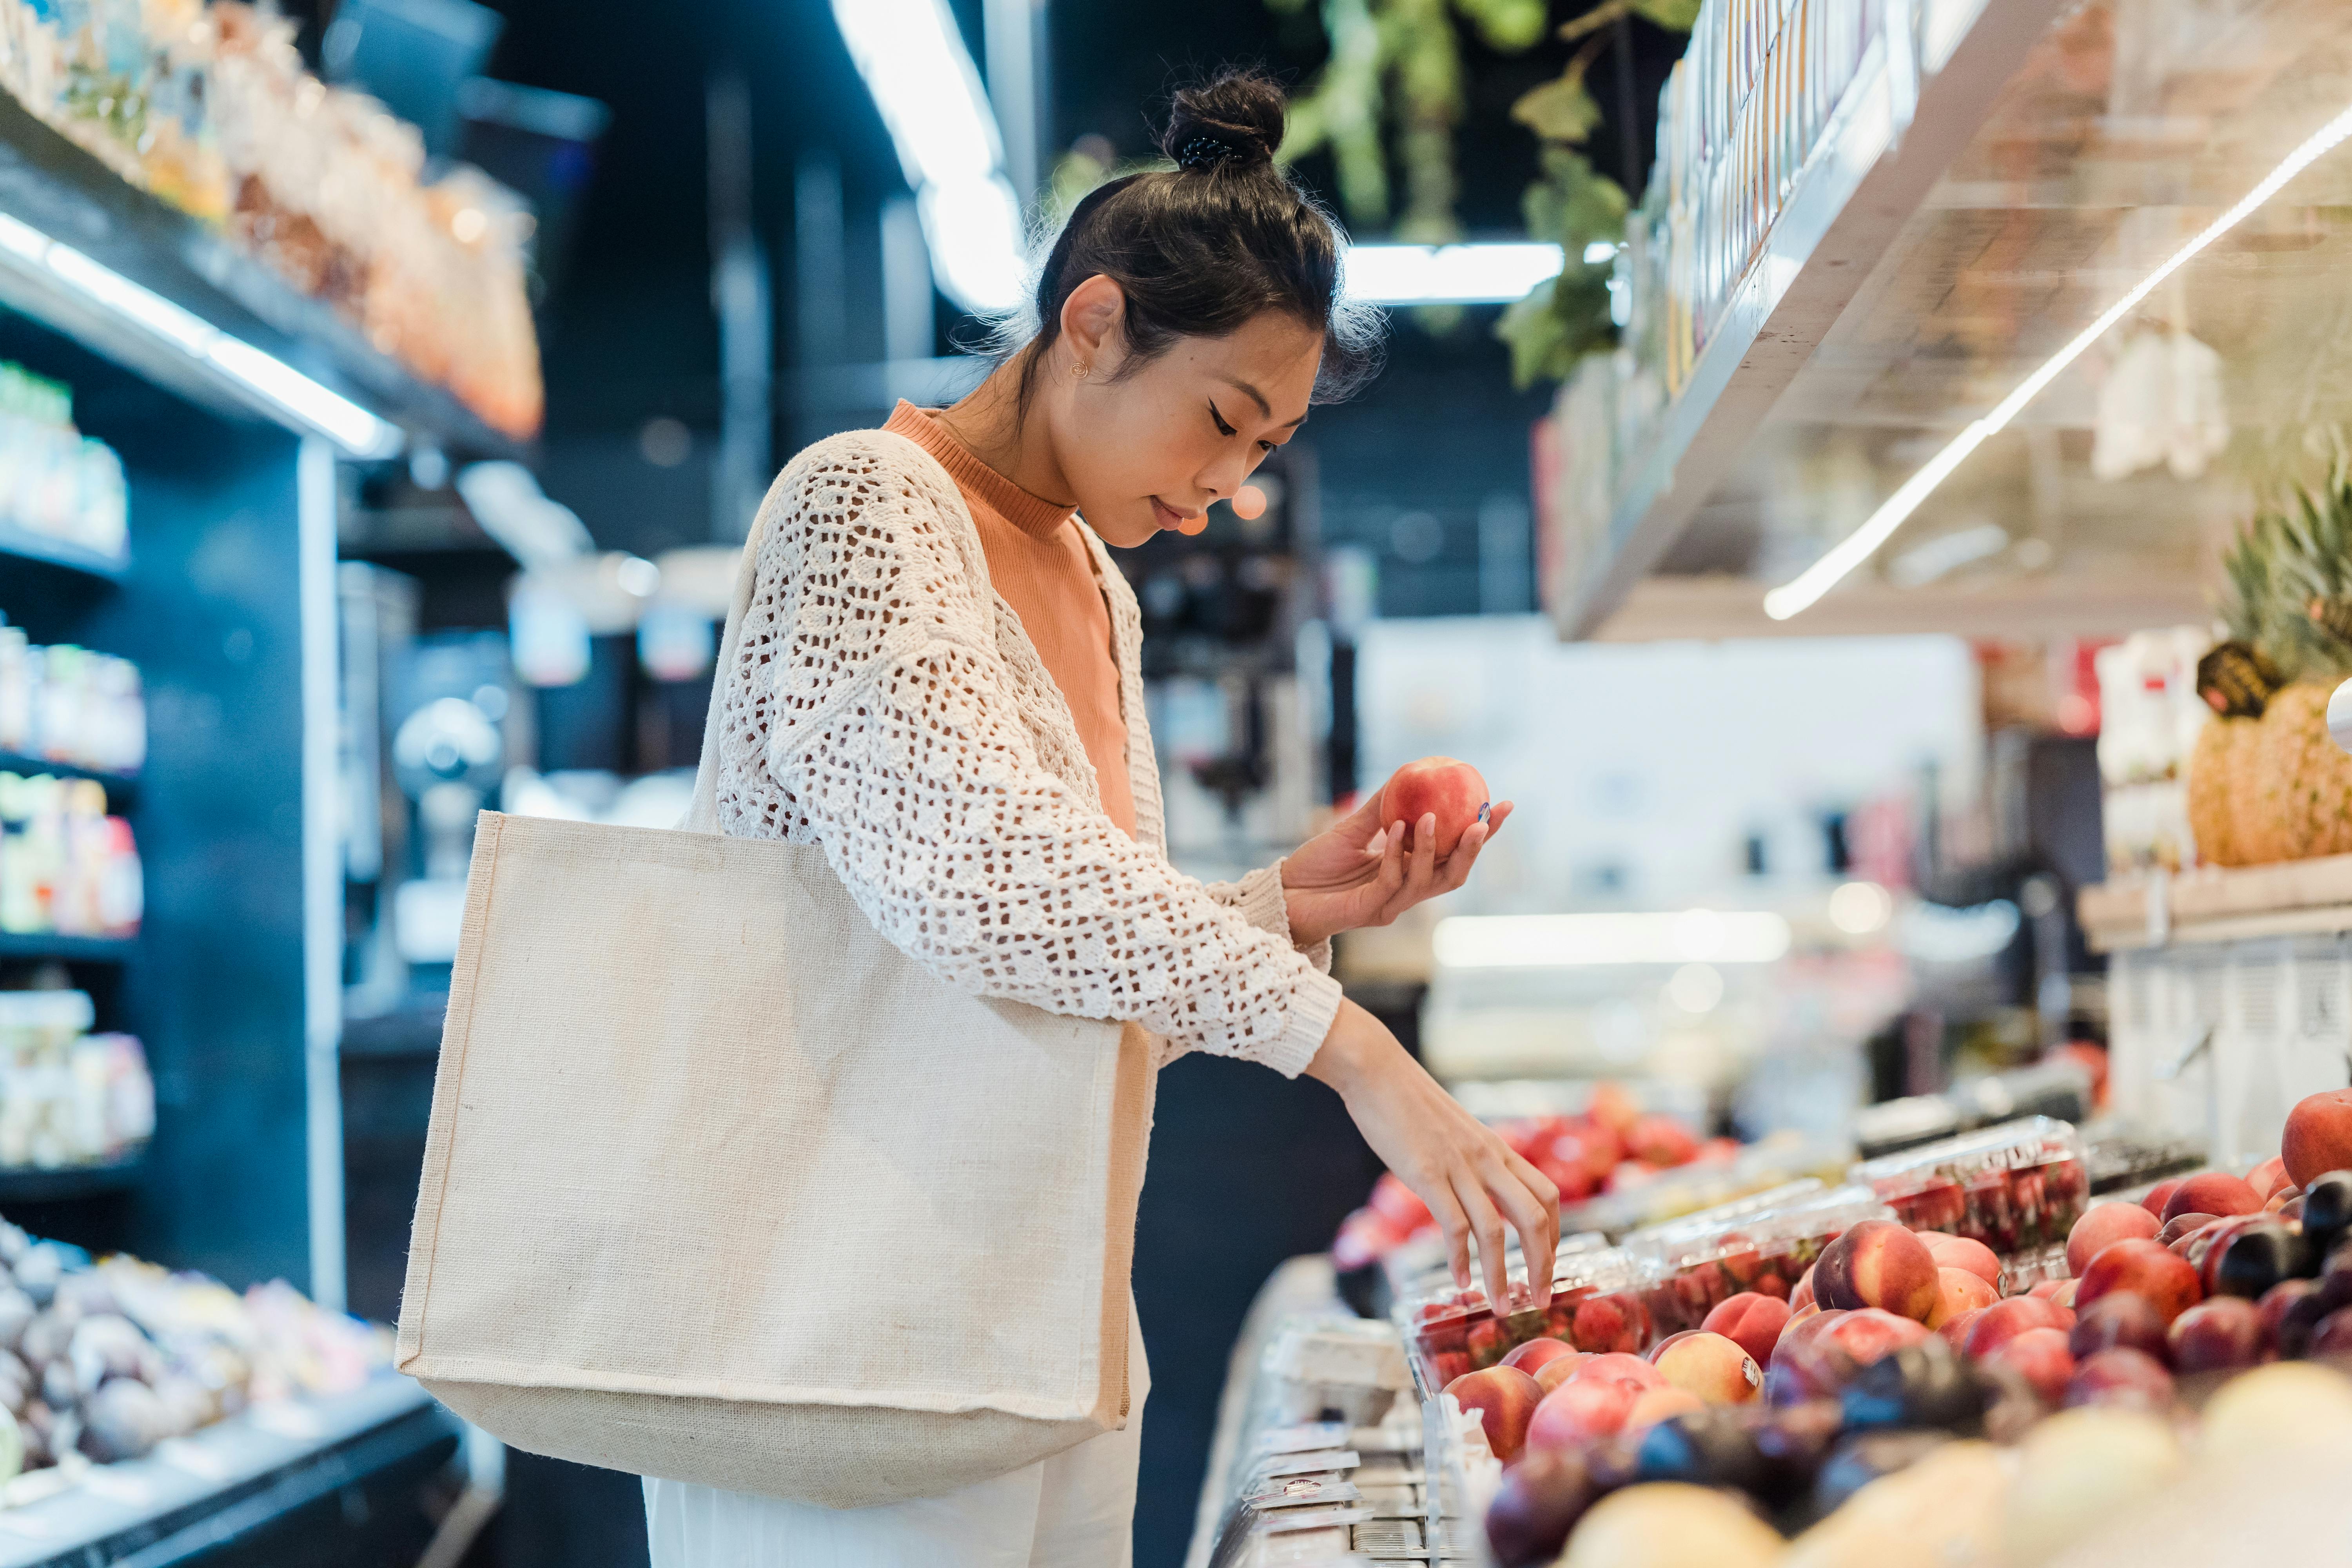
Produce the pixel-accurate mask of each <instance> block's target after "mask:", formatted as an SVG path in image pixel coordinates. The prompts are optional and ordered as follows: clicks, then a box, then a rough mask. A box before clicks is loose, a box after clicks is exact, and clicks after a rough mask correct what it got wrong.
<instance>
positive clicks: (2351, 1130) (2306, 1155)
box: [2279, 1089, 2352, 1187]
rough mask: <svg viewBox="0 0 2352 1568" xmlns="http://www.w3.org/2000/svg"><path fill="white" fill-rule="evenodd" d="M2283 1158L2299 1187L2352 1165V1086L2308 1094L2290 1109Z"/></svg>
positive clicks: (2289, 1175)
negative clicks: (2351, 1087) (2350, 1087)
mask: <svg viewBox="0 0 2352 1568" xmlns="http://www.w3.org/2000/svg"><path fill="white" fill-rule="evenodd" d="M2279 1158H2280V1159H2281V1160H2283V1161H2284V1162H2285V1163H2286V1173H2287V1175H2288V1177H2289V1178H2290V1179H2292V1180H2293V1181H2294V1184H2295V1185H2296V1186H2298V1187H2307V1186H2309V1185H2311V1184H2312V1182H2313V1181H2314V1180H2315V1178H2317V1177H2320V1176H2324V1175H2326V1173H2328V1172H2330V1171H2341V1170H2344V1169H2346V1168H2347V1167H2352V1089H2327V1090H2326V1091H2324V1092H2322V1093H2319V1094H2307V1095H2305V1096H2304V1097H2303V1098H2302V1099H2301V1100H2296V1101H2295V1103H2294V1110H2290V1111H2288V1112H2287V1113H2286V1132H2285V1134H2284V1136H2283V1137H2281V1138H2280V1140H2279Z"/></svg>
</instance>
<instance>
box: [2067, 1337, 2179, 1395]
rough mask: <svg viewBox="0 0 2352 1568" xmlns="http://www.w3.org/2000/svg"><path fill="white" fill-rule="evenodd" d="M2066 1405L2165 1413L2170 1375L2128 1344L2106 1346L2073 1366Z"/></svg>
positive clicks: (2145, 1354) (2170, 1391)
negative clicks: (2123, 1407)
mask: <svg viewBox="0 0 2352 1568" xmlns="http://www.w3.org/2000/svg"><path fill="white" fill-rule="evenodd" d="M2065 1402H2066V1405H2067V1406H2068V1407H2069V1408H2072V1407H2073V1406H2074V1405H2123V1406H2125V1407H2126V1408H2128V1409H2136V1410H2157V1411H2162V1410H2168V1409H2169V1408H2171V1405H2172V1374H2171V1373H2168V1372H2167V1371H2165V1370H2164V1363H2162V1362H2160V1361H2158V1360H2157V1359H2156V1358H2155V1357H2154V1356H2152V1355H2149V1354H2147V1352H2143V1351H2136V1350H2134V1349H2132V1348H2131V1347H2130V1346H2129V1345H2110V1346H2108V1347H2107V1348H2106V1349H2105V1350H2103V1351H2097V1352H2093V1353H2092V1354H2090V1355H2087V1356H2084V1358H2083V1359H2082V1360H2080V1361H2078V1362H2076V1363H2074V1376H2073V1377H2072V1378H2069V1379H2068V1380H2067V1383H2066V1401H2065Z"/></svg>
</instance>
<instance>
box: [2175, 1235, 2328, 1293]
mask: <svg viewBox="0 0 2352 1568" xmlns="http://www.w3.org/2000/svg"><path fill="white" fill-rule="evenodd" d="M2218 1247H2219V1249H2218V1251H2216V1252H2213V1253H2209V1254H2208V1255H2207V1263H2206V1267H2205V1268H2204V1269H2203V1270H2202V1273H2203V1274H2204V1276H2205V1277H2206V1278H2207V1279H2210V1280H2211V1282H2212V1289H2213V1290H2214V1291H2215V1292H2216V1293H2218V1294H2221V1295H2224V1296H2243V1297H2245V1298H2246V1299H2247V1300H2250V1301H2251V1300H2261V1299H2262V1298H2263V1296H2264V1295H2266V1294H2268V1293H2269V1291H2270V1289H2271V1287H2272V1286H2273V1285H2276V1284H2277V1283H2278V1282H2279V1281H2280V1280H2282V1279H2300V1278H2302V1277H2304V1276H2305V1275H2307V1274H2309V1273H2310V1272H2311V1248H2310V1246H2309V1244H2308V1243H2306V1242H2305V1240H2304V1239H2303V1237H2300V1236H2298V1235H2296V1234H2295V1233H2294V1232H2293V1231H2291V1230H2289V1229H2287V1227H2286V1226H2284V1225H2281V1224H2279V1223H2278V1222H2277V1221H2275V1220H2270V1221H2264V1222H2263V1223H2260V1224H2256V1225H2251V1226H2247V1227H2246V1228H2245V1229H2243V1230H2242V1231H2240V1232H2239V1233H2238V1234H2237V1235H2235V1236H2232V1237H2229V1238H2228V1239H2227V1240H2226V1241H2223V1242H2221V1243H2220V1244H2218Z"/></svg>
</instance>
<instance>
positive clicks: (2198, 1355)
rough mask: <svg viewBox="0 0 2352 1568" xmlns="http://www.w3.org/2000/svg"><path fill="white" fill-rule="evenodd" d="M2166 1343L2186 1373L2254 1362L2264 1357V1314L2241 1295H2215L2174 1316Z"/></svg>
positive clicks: (2224, 1369)
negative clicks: (2176, 1316)
mask: <svg viewBox="0 0 2352 1568" xmlns="http://www.w3.org/2000/svg"><path fill="white" fill-rule="evenodd" d="M2165 1343H2166V1345H2167V1346H2168V1348H2169V1349H2170V1350H2171V1352H2172V1367H2173V1370H2174V1371H2175V1372H2178V1373H2183V1374H2184V1375H2185V1374H2187V1373H2192V1372H2228V1371H2234V1370H2236V1369H2238V1368H2240V1367H2249V1366H2252V1365H2254V1364H2255V1363H2258V1362H2260V1361H2261V1360H2262V1359H2263V1315H2262V1312H2261V1310H2259V1309H2258V1308H2256V1307H2255V1305H2254V1304H2253V1303H2252V1301H2249V1300H2246V1299H2245V1298H2244V1297H2242V1296H2216V1297H2214V1298H2213V1299H2212V1300H2210V1301H2200V1302H2199V1303H2198V1304H2197V1305H2196V1306H2194V1307H2191V1308H2189V1310H2187V1311H2185V1312H2183V1313H2181V1314H2180V1316H2179V1317H2178V1318H2175V1319H2174V1320H2172V1326H2171V1328H2169V1329H2168V1330H2167V1331H2165Z"/></svg>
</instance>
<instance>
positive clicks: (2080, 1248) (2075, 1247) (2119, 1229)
mask: <svg viewBox="0 0 2352 1568" xmlns="http://www.w3.org/2000/svg"><path fill="white" fill-rule="evenodd" d="M2162 1228H2163V1226H2162V1225H2161V1224H2160V1223H2159V1222H2158V1219H2157V1217H2156V1216H2155V1215H2152V1214H2150V1213H2148V1212H2147V1210H2146V1209H2144V1208H2142V1207H2140V1206H2139V1205H2137V1204H2093V1205H2091V1206H2090V1207H2089V1208H2086V1209H2084V1211H2083V1217H2082V1218H2080V1219H2078V1220H2076V1221H2075V1222H2074V1229H2073V1230H2071V1231H2069V1232H2067V1233H2066V1271H2067V1272H2068V1273H2070V1274H2073V1275H2074V1276H2075V1277H2076V1278H2078V1279H2079V1278H2081V1276H2082V1273H2083V1270H2084V1269H2085V1268H2089V1267H2090V1266H2091V1259H2092V1258H2096V1257H2097V1256H2098V1255H2099V1249H2100V1248H2101V1247H2105V1246H2106V1245H2107V1244H2108V1243H2109V1242H2112V1241H2126V1240H2129V1239H2131V1238H2132V1237H2139V1238H2140V1239H2142V1240H2147V1239H2148V1238H2150V1237H2154V1236H2155V1235H2156V1233H2157V1232H2158V1230H2160V1229H2162Z"/></svg>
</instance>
